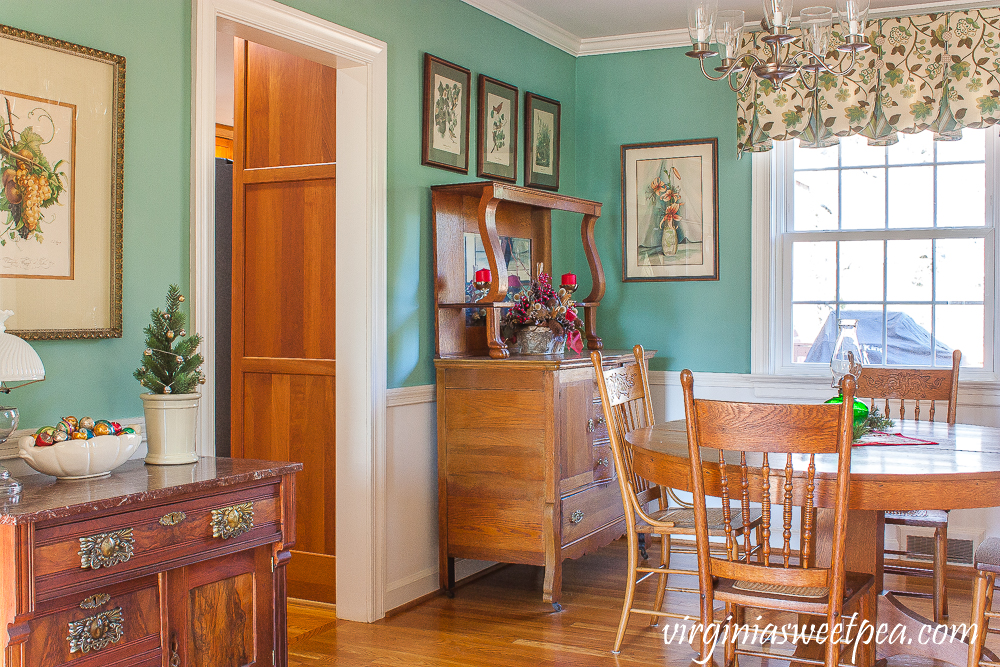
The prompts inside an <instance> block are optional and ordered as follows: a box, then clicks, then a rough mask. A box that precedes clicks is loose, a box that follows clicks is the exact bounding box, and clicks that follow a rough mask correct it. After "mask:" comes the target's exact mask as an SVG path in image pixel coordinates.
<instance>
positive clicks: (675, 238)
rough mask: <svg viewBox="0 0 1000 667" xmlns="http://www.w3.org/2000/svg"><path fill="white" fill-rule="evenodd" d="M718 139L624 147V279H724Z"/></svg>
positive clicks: (636, 280) (632, 280)
mask: <svg viewBox="0 0 1000 667" xmlns="http://www.w3.org/2000/svg"><path fill="white" fill-rule="evenodd" d="M718 155H719V140H718V139H694V140H690V141H664V142H658V143H651V144H626V145H623V146H622V264H623V266H622V280H623V281H624V282H639V281H650V280H718V279H719V171H718V163H719V161H718Z"/></svg>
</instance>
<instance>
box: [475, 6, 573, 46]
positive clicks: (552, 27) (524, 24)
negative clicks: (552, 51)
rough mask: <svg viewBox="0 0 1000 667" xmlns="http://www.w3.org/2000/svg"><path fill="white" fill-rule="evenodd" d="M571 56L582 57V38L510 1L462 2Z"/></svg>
mask: <svg viewBox="0 0 1000 667" xmlns="http://www.w3.org/2000/svg"><path fill="white" fill-rule="evenodd" d="M462 2H464V3H465V4H467V5H472V6H473V7H475V8H476V9H478V10H480V11H482V12H486V13H487V14H489V15H490V16H493V17H495V18H498V19H500V20H501V21H503V22H504V23H509V24H510V25H512V26H514V27H515V28H519V29H521V30H523V31H524V32H526V33H528V34H529V35H531V36H532V37H537V38H538V39H540V40H542V41H543V42H545V43H546V44H551V45H552V46H554V47H556V48H557V49H561V50H563V51H565V52H566V53H568V54H570V55H571V56H579V55H580V38H579V37H577V36H576V35H574V34H573V33H571V32H569V31H568V30H564V29H562V28H560V27H559V26H557V25H556V24H555V23H552V22H551V21H547V20H546V19H543V18H542V17H541V16H539V15H538V14H535V13H534V12H529V11H528V10H527V9H525V8H524V7H521V6H520V5H518V4H515V3H513V2H511V1H510V0H462Z"/></svg>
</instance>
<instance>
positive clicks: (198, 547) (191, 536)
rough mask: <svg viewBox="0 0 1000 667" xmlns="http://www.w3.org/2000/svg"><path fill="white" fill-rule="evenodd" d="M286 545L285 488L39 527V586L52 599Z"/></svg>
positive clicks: (264, 487) (39, 593) (265, 487)
mask: <svg viewBox="0 0 1000 667" xmlns="http://www.w3.org/2000/svg"><path fill="white" fill-rule="evenodd" d="M279 539H281V506H280V500H279V483H278V482H275V481H273V480H272V481H271V482H268V483H261V484H260V485H259V486H256V487H251V488H249V489H241V490H239V491H230V492H228V493H227V492H223V493H217V494H214V495H204V496H198V497H195V498H189V499H186V500H184V501H177V502H173V503H171V502H169V501H168V502H161V503H155V501H153V502H151V503H149V504H146V505H144V506H143V507H142V508H141V509H136V510H132V511H128V512H120V513H118V514H113V515H110V516H101V517H98V518H95V519H90V520H88V521H77V522H75V523H74V522H66V523H60V522H52V523H39V524H38V528H37V529H36V532H35V539H34V586H35V596H36V599H37V600H39V601H43V600H50V599H52V598H55V597H56V596H60V597H61V596H64V595H66V594H68V593H75V592H78V591H83V590H87V589H91V588H95V587H98V586H103V585H108V584H112V583H114V582H116V581H122V580H124V579H126V578H129V577H135V576H143V575H146V574H152V573H154V572H157V571H163V570H166V569H170V568H174V567H179V566H182V565H186V564H188V563H190V562H192V561H193V560H195V559H203V558H209V557H217V556H223V555H226V554H227V553H232V552H235V551H238V550H241V549H246V548H249V547H251V546H257V545H260V544H266V543H268V542H276V541H278V540H279Z"/></svg>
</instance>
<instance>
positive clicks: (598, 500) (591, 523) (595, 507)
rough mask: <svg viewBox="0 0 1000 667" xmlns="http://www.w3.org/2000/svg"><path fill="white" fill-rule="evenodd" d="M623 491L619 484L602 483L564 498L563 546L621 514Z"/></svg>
mask: <svg viewBox="0 0 1000 667" xmlns="http://www.w3.org/2000/svg"><path fill="white" fill-rule="evenodd" d="M622 511H623V510H622V501H621V491H620V490H619V489H618V484H617V483H612V484H599V485H597V486H591V487H589V488H587V489H584V490H583V491H579V492H577V493H574V494H571V495H568V496H566V497H564V498H563V499H562V544H563V546H565V545H567V544H569V543H571V542H574V541H575V540H578V539H580V538H581V537H586V536H587V535H589V534H590V533H592V532H594V531H595V530H599V529H601V528H603V527H604V526H607V525H609V524H611V523H614V522H615V521H617V520H619V519H620V518H621V516H622Z"/></svg>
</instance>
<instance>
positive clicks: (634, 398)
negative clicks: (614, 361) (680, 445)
mask: <svg viewBox="0 0 1000 667" xmlns="http://www.w3.org/2000/svg"><path fill="white" fill-rule="evenodd" d="M632 352H633V354H634V355H635V360H636V361H635V363H630V364H626V365H624V366H622V367H620V368H611V369H604V367H603V365H602V364H603V357H602V356H601V352H600V351H599V350H594V351H593V352H591V353H590V358H591V361H592V362H593V364H594V370H595V375H596V378H597V387H598V390H599V391H600V394H601V401H602V403H603V404H604V414H605V420H606V421H607V424H608V437H609V439H610V440H611V451H612V454H613V456H614V460H615V470H616V471H617V477H618V482H619V485H620V487H621V492H622V499H623V500H626V499H627V503H628V505H629V506H630V507H631V509H632V511H634V512H636V513H637V514H638V515H639V517H640V518H642V519H643V520H648V519H647V515H646V512H645V510H644V509H643V505H645V504H646V503H649V502H650V501H651V500H656V499H659V498H660V490H659V487H658V486H656V485H655V484H652V483H651V482H650V481H649V480H647V479H645V478H643V477H640V476H639V475H637V474H636V473H635V470H634V469H633V467H632V447H631V446H630V445H629V444H628V442H627V441H626V440H625V436H626V435H627V434H628V433H631V432H632V431H634V430H635V429H637V428H643V427H646V426H652V425H653V405H652V402H651V401H650V399H649V379H648V375H647V373H646V359H645V356H644V352H643V349H642V346H641V345H636V346H635V347H634V348H633V350H632Z"/></svg>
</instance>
